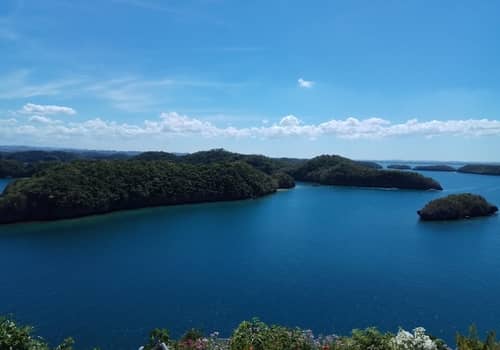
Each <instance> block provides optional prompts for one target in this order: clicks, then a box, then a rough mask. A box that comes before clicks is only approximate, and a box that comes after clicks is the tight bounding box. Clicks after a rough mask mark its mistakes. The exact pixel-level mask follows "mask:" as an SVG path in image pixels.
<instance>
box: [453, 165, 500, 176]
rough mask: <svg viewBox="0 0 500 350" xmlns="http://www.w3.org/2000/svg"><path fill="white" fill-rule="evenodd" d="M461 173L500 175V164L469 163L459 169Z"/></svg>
mask: <svg viewBox="0 0 500 350" xmlns="http://www.w3.org/2000/svg"><path fill="white" fill-rule="evenodd" d="M457 171H458V172H459V173H469V174H479V175H500V165H493V164H467V165H464V166H463V167H461V168H459V169H458V170H457Z"/></svg>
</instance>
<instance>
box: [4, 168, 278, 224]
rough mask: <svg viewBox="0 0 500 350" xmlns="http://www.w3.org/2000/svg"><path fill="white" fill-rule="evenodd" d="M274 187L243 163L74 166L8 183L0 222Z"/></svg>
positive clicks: (251, 194) (244, 194) (247, 194)
mask: <svg viewBox="0 0 500 350" xmlns="http://www.w3.org/2000/svg"><path fill="white" fill-rule="evenodd" d="M277 187H278V180H276V179H273V178H272V177H271V176H269V175H267V174H265V173H263V172H261V171H259V170H257V169H255V168H253V167H252V166H250V165H248V164H247V163H244V162H230V163H214V164H207V165H190V164H176V163H172V162H168V161H161V160H159V161H140V160H133V161H132V160H126V161H120V160H113V161H76V162H71V163H64V164H59V165H57V166H53V167H50V168H48V169H46V170H44V171H41V172H38V173H36V174H35V175H34V176H32V177H31V178H27V179H20V180H17V181H14V182H13V183H11V184H9V185H8V186H7V188H6V189H5V191H4V193H3V195H2V196H1V197H0V223H12V222H18V221H34V220H54V219H63V218H74V217H80V216H85V215H92V214H101V213H107V212H110V211H114V210H122V209H134V208H143V207H151V206H160V205H172V204H185V203H198V202H213V201H227V200H238V199H247V198H255V197H259V196H263V195H266V194H269V193H272V192H275V191H276V189H277Z"/></svg>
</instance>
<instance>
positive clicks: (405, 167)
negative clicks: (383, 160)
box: [387, 164, 411, 170]
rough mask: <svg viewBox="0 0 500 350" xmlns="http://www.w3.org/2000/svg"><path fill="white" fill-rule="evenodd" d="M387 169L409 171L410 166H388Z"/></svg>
mask: <svg viewBox="0 0 500 350" xmlns="http://www.w3.org/2000/svg"><path fill="white" fill-rule="evenodd" d="M387 169H396V170H411V166H409V165H406V164H389V165H388V166H387Z"/></svg>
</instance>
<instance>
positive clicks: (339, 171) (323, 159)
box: [291, 155, 442, 190]
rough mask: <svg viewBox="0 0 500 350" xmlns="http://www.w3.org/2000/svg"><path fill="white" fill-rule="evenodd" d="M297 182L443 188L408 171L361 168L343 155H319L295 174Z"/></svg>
mask: <svg viewBox="0 0 500 350" xmlns="http://www.w3.org/2000/svg"><path fill="white" fill-rule="evenodd" d="M291 175H292V176H293V177H294V178H295V179H296V180H300V181H312V182H317V183H321V184H325V185H340V186H361V187H382V188H401V189H417V190H427V189H436V190H441V189H442V187H441V185H440V184H439V183H438V182H437V181H435V180H433V179H431V178H428V177H424V176H422V175H421V174H418V173H414V172H408V171H393V170H377V169H372V168H368V167H364V166H360V165H359V164H357V163H356V162H354V161H352V160H350V159H347V158H344V157H340V156H336V155H333V156H327V155H323V156H319V157H316V158H313V159H311V160H309V161H307V162H306V163H305V164H304V165H302V166H301V167H299V168H298V169H296V170H295V171H294V172H293V173H292V174H291Z"/></svg>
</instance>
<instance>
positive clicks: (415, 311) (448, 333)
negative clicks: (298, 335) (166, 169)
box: [0, 172, 500, 349]
mask: <svg viewBox="0 0 500 350" xmlns="http://www.w3.org/2000/svg"><path fill="white" fill-rule="evenodd" d="M426 174H427V175H432V176H433V177H435V178H436V179H438V180H439V181H441V183H442V184H443V186H444V187H445V188H446V191H445V192H444V193H436V192H416V191H391V190H375V189H355V188H339V187H326V186H311V185H304V184H302V185H299V186H298V187H297V188H296V189H294V190H290V191H283V192H279V193H277V194H275V195H272V196H268V197H265V198H261V199H258V200H250V201H241V202H232V203H216V204H201V205H189V206H178V207H169V208H158V209H147V210H139V211H130V212H122V213H115V214H111V215H106V216H99V217H91V218H85V219H80V220H72V221H64V222H55V223H45V224H26V225H24V224H23V225H11V226H3V227H0V265H1V266H2V267H3V269H2V283H1V284H0V301H1V303H0V314H6V313H15V315H16V316H17V318H18V319H20V320H22V321H25V322H29V323H31V324H34V325H37V327H38V328H37V331H38V332H39V333H40V334H42V335H45V336H46V337H47V338H48V339H49V340H51V341H57V340H60V339H61V338H63V337H64V336H69V335H72V336H74V337H75V338H76V339H77V341H78V343H79V344H80V345H82V346H83V348H85V347H90V346H91V345H100V346H101V347H102V348H104V349H110V348H120V349H136V348H137V347H138V345H140V344H141V342H142V340H143V339H144V337H145V335H146V333H147V331H148V330H150V329H151V328H154V327H168V328H169V329H171V331H172V332H173V333H174V335H179V333H180V332H181V331H182V330H185V329H187V328H190V327H199V328H203V329H204V330H206V331H213V330H219V331H221V332H222V333H223V334H225V335H227V334H229V332H230V331H231V330H232V329H233V328H234V327H235V326H236V325H237V324H238V322H239V321H241V320H244V319H248V318H251V317H252V316H259V317H260V318H262V319H263V320H264V321H266V322H277V323H282V324H286V325H290V326H302V327H310V328H312V329H313V330H315V331H316V332H338V333H346V332H348V331H349V330H351V329H352V328H354V327H366V326H370V325H376V326H378V327H380V328H382V329H384V330H391V331H396V330H397V327H398V326H403V327H405V328H412V327H414V326H417V325H424V326H425V327H427V328H428V329H429V330H430V331H431V332H433V333H434V334H436V335H438V336H441V337H444V338H445V339H447V340H448V341H451V340H452V339H453V336H454V334H455V332H456V331H457V330H461V331H463V330H465V329H466V328H467V327H468V325H470V324H471V323H473V322H475V323H476V324H477V325H478V327H479V328H480V329H481V330H488V329H496V330H500V316H499V315H500V298H499V297H498V295H499V294H500V278H498V276H500V230H499V226H500V225H499V224H500V219H499V217H496V216H495V217H491V218H485V219H476V220H468V221H462V222H454V223H421V222H419V221H418V218H417V215H416V213H415V211H416V210H417V209H419V208H421V207H422V206H423V205H424V204H425V203H426V202H427V201H428V200H430V199H432V198H434V197H437V196H441V195H444V194H448V193H451V192H461V191H472V192H476V193H479V194H483V195H485V196H486V197H487V199H489V200H490V201H491V202H493V203H495V204H500V177H492V176H478V175H466V174H458V173H439V172H433V173H430V172H428V173H426Z"/></svg>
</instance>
